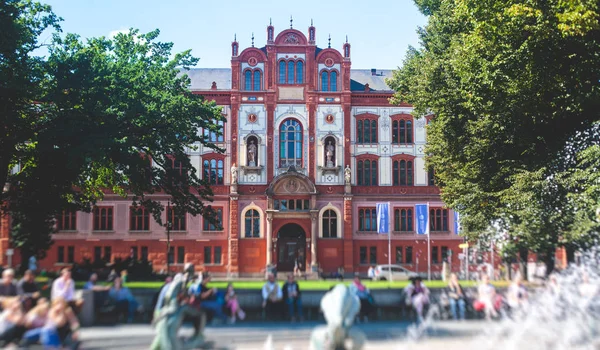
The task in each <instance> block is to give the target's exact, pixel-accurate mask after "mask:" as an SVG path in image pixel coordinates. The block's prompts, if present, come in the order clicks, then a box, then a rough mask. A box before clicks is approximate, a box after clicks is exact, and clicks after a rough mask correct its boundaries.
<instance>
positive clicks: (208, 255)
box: [204, 247, 212, 265]
mask: <svg viewBox="0 0 600 350" xmlns="http://www.w3.org/2000/svg"><path fill="white" fill-rule="evenodd" d="M204 264H208V265H210V264H212V249H211V247H204Z"/></svg>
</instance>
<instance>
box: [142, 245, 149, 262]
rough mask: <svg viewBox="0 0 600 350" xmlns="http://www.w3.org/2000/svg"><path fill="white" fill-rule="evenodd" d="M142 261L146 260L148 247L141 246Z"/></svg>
mask: <svg viewBox="0 0 600 350" xmlns="http://www.w3.org/2000/svg"><path fill="white" fill-rule="evenodd" d="M142 261H148V247H142Z"/></svg>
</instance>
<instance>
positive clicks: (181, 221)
mask: <svg viewBox="0 0 600 350" xmlns="http://www.w3.org/2000/svg"><path fill="white" fill-rule="evenodd" d="M167 223H168V224H169V225H170V227H171V230H172V231H185V230H186V227H187V220H186V215H185V213H179V212H177V211H176V210H175V208H173V207H171V208H170V210H167Z"/></svg>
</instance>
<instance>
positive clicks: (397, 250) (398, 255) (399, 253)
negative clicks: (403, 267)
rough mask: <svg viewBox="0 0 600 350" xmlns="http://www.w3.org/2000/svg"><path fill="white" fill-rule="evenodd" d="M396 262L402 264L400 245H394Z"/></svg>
mask: <svg viewBox="0 0 600 350" xmlns="http://www.w3.org/2000/svg"><path fill="white" fill-rule="evenodd" d="M396 264H402V247H396Z"/></svg>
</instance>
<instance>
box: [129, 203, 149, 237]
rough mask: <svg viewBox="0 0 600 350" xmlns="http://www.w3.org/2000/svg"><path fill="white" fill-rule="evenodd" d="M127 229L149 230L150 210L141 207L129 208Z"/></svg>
mask: <svg viewBox="0 0 600 350" xmlns="http://www.w3.org/2000/svg"><path fill="white" fill-rule="evenodd" d="M129 230H130V231H148V230H150V212H149V211H148V210H146V208H143V207H137V208H135V207H130V208H129Z"/></svg>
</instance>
